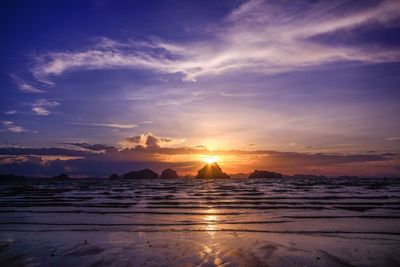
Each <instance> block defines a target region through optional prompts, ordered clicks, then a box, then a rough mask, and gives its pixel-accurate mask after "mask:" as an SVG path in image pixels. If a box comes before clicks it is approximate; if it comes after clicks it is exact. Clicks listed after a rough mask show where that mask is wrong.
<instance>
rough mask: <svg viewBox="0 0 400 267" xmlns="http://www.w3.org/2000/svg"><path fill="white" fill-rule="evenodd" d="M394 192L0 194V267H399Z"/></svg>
mask: <svg viewBox="0 0 400 267" xmlns="http://www.w3.org/2000/svg"><path fill="white" fill-rule="evenodd" d="M399 209H400V181H399V180H396V179H391V180H388V179H386V180H382V179H358V180H350V181H349V180H330V179H326V180H312V179H302V180H299V179H296V180H295V179H293V180H283V179H276V180H223V181H222V180H220V181H199V180H197V181H194V180H153V181H141V180H136V181H126V180H118V181H111V180H85V181H82V180H80V181H76V180H71V181H48V180H43V179H40V180H34V181H26V182H15V183H3V184H2V185H1V189H0V266H400V212H399Z"/></svg>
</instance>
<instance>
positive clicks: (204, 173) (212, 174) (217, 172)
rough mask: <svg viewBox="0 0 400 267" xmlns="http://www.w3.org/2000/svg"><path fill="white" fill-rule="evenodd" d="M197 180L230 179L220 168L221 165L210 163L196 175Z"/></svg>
mask: <svg viewBox="0 0 400 267" xmlns="http://www.w3.org/2000/svg"><path fill="white" fill-rule="evenodd" d="M196 178H197V179H220V178H230V177H229V175H227V174H226V173H224V172H223V171H222V169H221V167H219V165H218V164H217V163H216V162H214V163H209V164H206V165H204V167H203V168H201V169H200V170H199V171H198V172H197V175H196Z"/></svg>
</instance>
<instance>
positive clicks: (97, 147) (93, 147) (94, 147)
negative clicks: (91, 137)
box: [63, 143, 116, 151]
mask: <svg viewBox="0 0 400 267" xmlns="http://www.w3.org/2000/svg"><path fill="white" fill-rule="evenodd" d="M63 144H65V145H71V146H75V147H79V148H84V149H87V150H92V151H106V150H113V149H116V148H115V147H114V146H107V145H101V144H94V145H90V144H88V143H63Z"/></svg>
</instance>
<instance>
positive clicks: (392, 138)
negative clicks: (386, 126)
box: [385, 136, 400, 141]
mask: <svg viewBox="0 0 400 267" xmlns="http://www.w3.org/2000/svg"><path fill="white" fill-rule="evenodd" d="M385 140H386V141H399V140H400V136H394V137H388V138H385Z"/></svg>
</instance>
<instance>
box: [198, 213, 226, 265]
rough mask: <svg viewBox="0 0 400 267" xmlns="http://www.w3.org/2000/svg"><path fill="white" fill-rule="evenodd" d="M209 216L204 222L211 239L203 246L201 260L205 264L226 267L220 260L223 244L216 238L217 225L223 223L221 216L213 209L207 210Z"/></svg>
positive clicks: (204, 218) (205, 217) (205, 241)
mask: <svg viewBox="0 0 400 267" xmlns="http://www.w3.org/2000/svg"><path fill="white" fill-rule="evenodd" d="M206 212H207V213H209V214H208V215H204V217H203V220H204V221H205V222H206V224H207V225H206V230H207V232H208V234H209V238H207V239H205V240H204V244H203V245H202V247H203V249H202V251H201V252H200V255H201V258H202V259H203V260H204V261H205V262H208V263H210V262H212V263H214V264H215V265H217V266H224V265H223V261H222V259H221V258H220V254H221V251H220V247H221V244H220V242H219V239H218V238H216V235H217V234H218V231H216V230H217V229H218V227H217V225H218V223H219V222H220V221H221V218H220V216H218V215H216V213H217V210H216V209H213V208H209V209H207V210H206Z"/></svg>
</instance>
